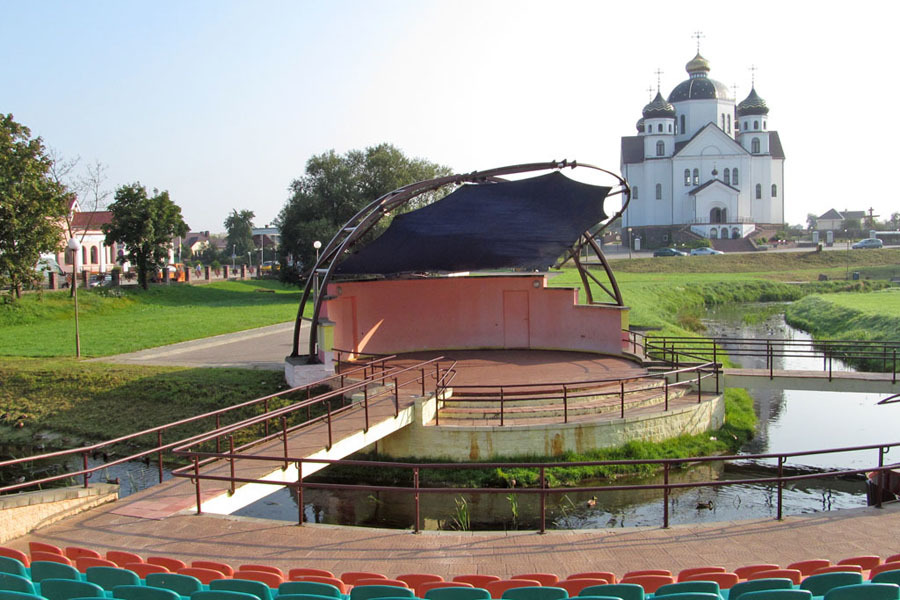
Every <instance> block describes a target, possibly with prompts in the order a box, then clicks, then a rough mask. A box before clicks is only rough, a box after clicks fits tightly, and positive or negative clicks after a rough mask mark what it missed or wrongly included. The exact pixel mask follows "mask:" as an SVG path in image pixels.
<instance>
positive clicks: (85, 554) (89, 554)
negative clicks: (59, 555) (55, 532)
mask: <svg viewBox="0 0 900 600" xmlns="http://www.w3.org/2000/svg"><path fill="white" fill-rule="evenodd" d="M66 557H67V558H69V559H71V560H74V561H77V560H78V559H79V558H103V556H102V555H101V554H100V553H99V552H97V551H96V550H91V549H90V548H82V547H81V546H66ZM98 566H99V565H98Z"/></svg>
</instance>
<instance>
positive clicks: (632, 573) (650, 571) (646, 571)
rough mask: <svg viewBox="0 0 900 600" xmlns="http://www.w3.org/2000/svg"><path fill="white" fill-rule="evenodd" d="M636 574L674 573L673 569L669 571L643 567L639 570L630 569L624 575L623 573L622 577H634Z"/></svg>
mask: <svg viewBox="0 0 900 600" xmlns="http://www.w3.org/2000/svg"><path fill="white" fill-rule="evenodd" d="M636 575H669V576H671V575H672V571H667V570H666V569H641V570H639V571H628V572H627V573H625V574H624V575H622V579H625V578H626V577H634V576H636Z"/></svg>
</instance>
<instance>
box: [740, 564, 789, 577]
mask: <svg viewBox="0 0 900 600" xmlns="http://www.w3.org/2000/svg"><path fill="white" fill-rule="evenodd" d="M780 568H781V567H780V566H778V565H773V564H765V563H763V564H757V565H746V566H744V567H738V568H737V569H735V570H734V572H735V573H736V574H737V576H738V577H740V578H741V579H748V578H749V577H750V575H751V574H752V573H756V572H757V571H771V570H772V569H780Z"/></svg>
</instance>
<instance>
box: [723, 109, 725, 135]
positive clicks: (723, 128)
mask: <svg viewBox="0 0 900 600" xmlns="http://www.w3.org/2000/svg"><path fill="white" fill-rule="evenodd" d="M722 131H725V113H722Z"/></svg>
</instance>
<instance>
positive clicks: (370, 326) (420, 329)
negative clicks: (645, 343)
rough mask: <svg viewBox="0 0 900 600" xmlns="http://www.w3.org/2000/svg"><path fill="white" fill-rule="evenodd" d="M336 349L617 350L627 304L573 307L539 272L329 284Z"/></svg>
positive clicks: (572, 292)
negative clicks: (498, 275) (621, 305)
mask: <svg viewBox="0 0 900 600" xmlns="http://www.w3.org/2000/svg"><path fill="white" fill-rule="evenodd" d="M328 295H329V296H334V299H332V300H328V301H327V302H325V307H324V311H323V316H324V317H327V319H328V320H330V321H332V322H334V324H335V325H334V348H335V349H338V350H349V351H356V352H363V353H373V354H393V353H399V352H412V351H417V350H432V349H441V350H445V349H454V348H534V349H555V350H587V351H592V352H602V353H607V354H621V352H622V350H623V348H626V344H625V342H624V341H623V339H624V337H623V333H622V329H625V328H627V326H628V321H627V319H628V309H627V308H623V307H618V306H609V305H590V306H588V305H578V290H576V289H574V288H548V287H546V280H545V278H544V277H543V276H540V275H522V276H502V277H442V278H428V279H402V280H378V281H362V282H342V283H332V284H330V285H329V286H328Z"/></svg>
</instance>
